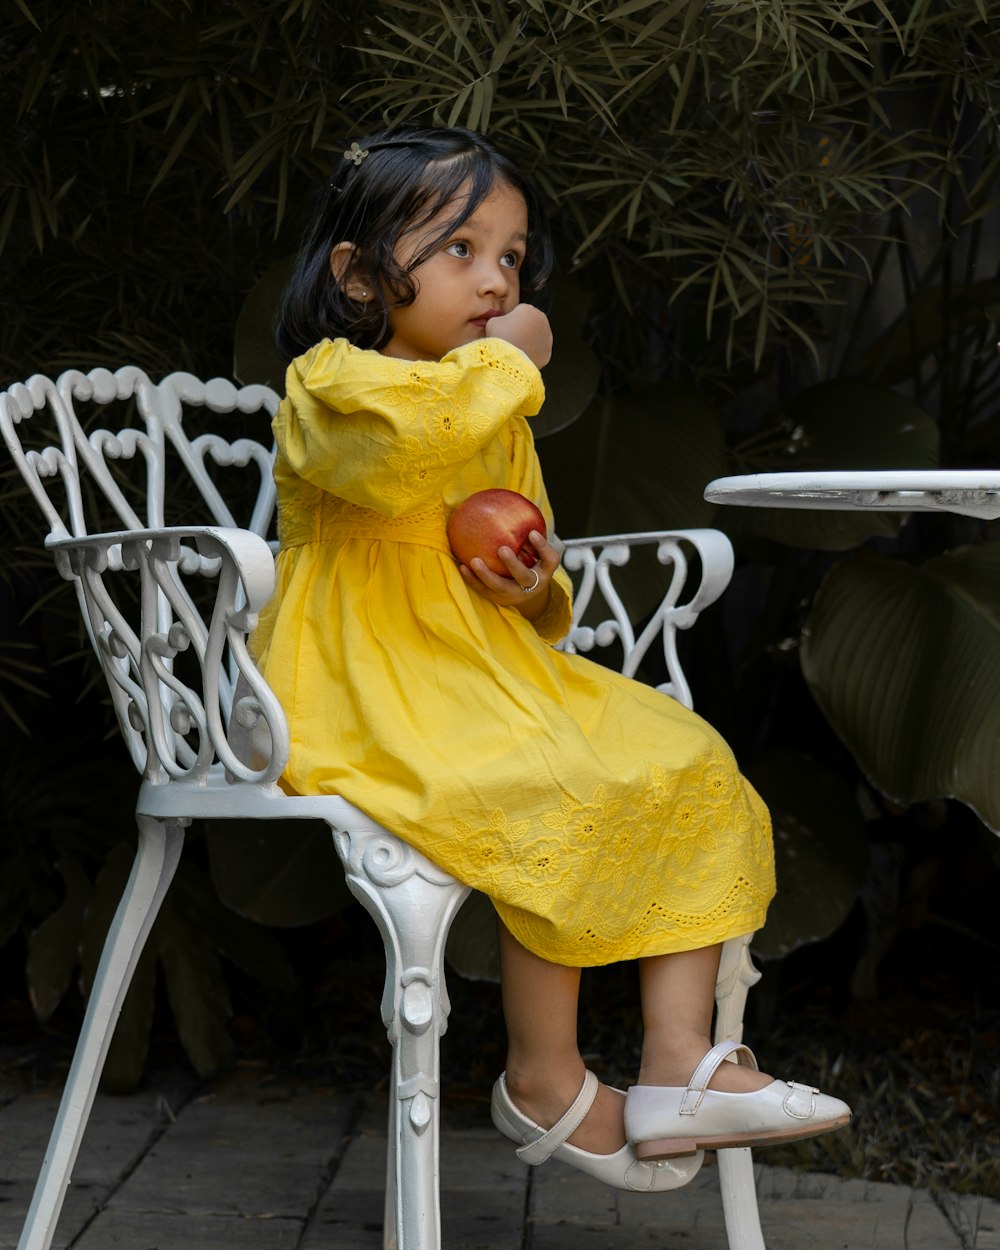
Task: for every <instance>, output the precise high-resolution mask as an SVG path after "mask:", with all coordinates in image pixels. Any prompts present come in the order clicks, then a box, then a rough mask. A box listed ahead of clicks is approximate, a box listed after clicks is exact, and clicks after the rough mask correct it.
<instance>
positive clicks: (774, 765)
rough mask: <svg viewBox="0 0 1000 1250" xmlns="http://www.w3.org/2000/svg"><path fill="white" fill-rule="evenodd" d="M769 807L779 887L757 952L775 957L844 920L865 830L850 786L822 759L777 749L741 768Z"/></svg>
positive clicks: (863, 867)
mask: <svg viewBox="0 0 1000 1250" xmlns="http://www.w3.org/2000/svg"><path fill="white" fill-rule="evenodd" d="M746 775H747V777H748V779H749V780H750V781H751V782H752V783H753V785H754V786H755V787H756V789H757V790H759V791H760V795H761V797H762V798H763V799H764V801H765V802H766V803H767V805H768V807H769V809H770V811H771V821H772V825H773V827H774V859H775V874H776V876H777V881H778V891H777V894H776V895H775V898H774V901H773V902H772V903H771V906H770V908H769V909H768V913H767V922H766V923H765V925H764V927H763V928H762V929H761V930H760V931H759V932H758V933H757V934H756V935H755V936H754V939H753V949H754V953H755V954H757V955H760V957H761V958H762V959H780V958H782V957H783V956H784V955H787V954H789V953H790V952H791V951H793V950H797V949H798V948H799V947H800V946H805V945H806V944H807V943H809V942H818V941H820V939H822V938H825V937H828V936H829V935H830V934H831V933H833V932H835V931H836V930H837V929H838V928H839V927H840V926H841V925H842V924H843V922H844V920H846V918H847V915H848V913H849V912H850V910H851V908H852V907H853V905H854V902H855V900H856V899H857V897H858V892H859V891H860V889H861V887H862V885H864V882H865V876H866V873H867V870H868V836H867V833H866V831H865V826H864V821H863V819H862V816H861V812H860V810H859V809H858V805H857V802H856V801H855V798H854V793H853V791H852V790H851V787H850V786H848V785H847V783H846V782H845V781H844V780H843V779H842V778H841V777H839V776H838V775H837V774H836V773H834V772H833V771H832V770H831V769H829V768H827V767H826V765H825V764H823V763H821V762H820V761H819V760H816V759H813V758H811V757H810V756H808V755H805V754H803V753H802V752H801V751H792V750H788V749H776V750H773V751H769V752H768V753H767V754H766V755H763V756H761V757H760V758H759V759H758V760H755V761H754V763H753V764H752V765H750V766H749V767H748V768H747V769H746Z"/></svg>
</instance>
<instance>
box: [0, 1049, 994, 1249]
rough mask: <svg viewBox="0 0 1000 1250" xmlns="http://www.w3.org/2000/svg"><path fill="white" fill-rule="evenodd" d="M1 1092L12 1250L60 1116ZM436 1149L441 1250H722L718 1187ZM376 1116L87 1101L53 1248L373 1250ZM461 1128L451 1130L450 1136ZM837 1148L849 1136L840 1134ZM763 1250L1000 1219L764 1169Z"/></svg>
mask: <svg viewBox="0 0 1000 1250" xmlns="http://www.w3.org/2000/svg"><path fill="white" fill-rule="evenodd" d="M56 1099H57V1095H56V1093H55V1092H53V1091H52V1090H47V1089H38V1088H31V1087H25V1088H21V1087H20V1086H19V1085H18V1084H17V1082H16V1081H11V1080H9V1079H6V1080H5V1079H4V1078H0V1250H14V1248H15V1247H16V1244H17V1237H18V1232H19V1229H20V1226H21V1222H22V1220H23V1218H24V1214H25V1212H26V1210H27V1207H28V1203H29V1201H30V1196H31V1188H32V1184H33V1180H34V1176H35V1174H36V1172H37V1170H38V1167H39V1165H40V1163H41V1158H42V1154H43V1151H44V1146H45V1141H46V1139H47V1136H48V1133H49V1129H50V1127H51V1124H52V1120H53V1117H54V1115H55V1111H56ZM487 1114H488V1113H487V1112H486V1111H485V1108H484V1112H483V1119H484V1122H483V1124H482V1125H481V1126H479V1127H472V1128H470V1127H465V1126H464V1123H463V1126H461V1127H460V1126H458V1125H454V1126H451V1125H449V1123H448V1113H447V1108H446V1109H445V1119H444V1124H443V1134H442V1176H443V1191H442V1207H443V1223H444V1246H445V1247H446V1250H642V1247H646V1246H648V1247H657V1248H659V1250H727V1244H726V1237H725V1232H724V1227H723V1221H722V1209H721V1203H720V1200H719V1192H718V1175H717V1171H716V1169H715V1168H714V1167H713V1166H708V1165H706V1167H705V1168H703V1169H702V1171H701V1173H700V1174H699V1176H698V1177H697V1178H696V1179H695V1181H693V1182H692V1184H691V1185H689V1186H687V1188H685V1189H683V1190H679V1191H677V1192H675V1193H673V1194H669V1195H662V1196H661V1197H658V1198H655V1199H650V1198H647V1197H645V1196H643V1195H638V1194H636V1195H633V1194H618V1193H615V1192H614V1191H612V1190H609V1189H606V1188H604V1187H603V1186H600V1185H595V1184H593V1183H590V1182H587V1181H586V1180H585V1178H583V1177H582V1176H580V1175H579V1174H578V1173H575V1172H573V1171H572V1170H571V1169H569V1168H567V1167H565V1166H563V1165H561V1164H558V1163H549V1164H546V1165H545V1166H543V1167H541V1168H538V1169H528V1168H526V1167H525V1166H524V1165H522V1164H520V1163H518V1162H517V1160H516V1159H515V1157H514V1154H513V1151H512V1149H511V1147H510V1145H509V1144H508V1143H506V1142H504V1141H503V1140H502V1139H501V1138H500V1137H499V1136H498V1135H497V1134H496V1133H495V1132H494V1131H493V1130H492V1128H491V1127H490V1126H489V1125H488V1124H487V1123H486V1122H485V1119H486V1116H487ZM384 1116H385V1106H384V1103H382V1102H380V1101H379V1100H378V1099H377V1098H376V1097H373V1096H361V1095H352V1094H343V1093H338V1092H337V1091H335V1090H332V1089H323V1088H318V1087H317V1086H316V1085H315V1083H313V1084H310V1085H309V1086H307V1087H305V1086H304V1087H296V1086H294V1085H291V1084H288V1083H280V1082H277V1081H275V1080H273V1079H271V1078H265V1077H264V1075H263V1074H262V1073H261V1072H260V1070H258V1069H254V1068H242V1069H238V1070H237V1071H235V1072H234V1073H232V1074H230V1075H229V1076H227V1077H225V1078H223V1079H221V1080H219V1081H217V1082H214V1083H212V1084H210V1085H208V1086H205V1085H201V1084H199V1083H198V1082H197V1081H196V1080H195V1078H194V1077H192V1076H191V1075H189V1074H187V1073H184V1072H178V1071H168V1072H166V1073H163V1074H160V1075H159V1076H156V1077H153V1078H150V1079H149V1080H147V1082H146V1083H145V1085H144V1087H143V1089H142V1090H141V1091H140V1092H138V1093H136V1094H132V1095H129V1096H127V1097H109V1096H105V1095H99V1096H98V1099H97V1102H96V1104H95V1108H94V1113H93V1116H92V1118H91V1123H90V1127H89V1129H88V1132H87V1135H86V1137H85V1139H84V1143H83V1146H82V1148H81V1152H80V1156H79V1159H78V1162H77V1167H76V1173H75V1179H74V1184H73V1185H72V1187H71V1189H70V1192H69V1195H68V1198H67V1201H66V1205H65V1207H64V1209H63V1217H62V1220H61V1222H60V1226H59V1231H58V1234H57V1238H56V1242H55V1245H56V1247H58V1248H60V1250H62V1248H67V1247H73V1250H117V1248H119V1247H121V1248H123V1250H202V1248H205V1250H208V1248H209V1247H211V1248H212V1250H215V1248H219V1250H381V1246H382V1231H381V1228H382V1183H383V1168H384V1157H385V1134H384ZM464 1119H465V1117H463V1121H464ZM848 1131H850V1130H848ZM761 1157H763V1152H762V1153H761V1154H760V1155H758V1193H759V1196H760V1209H761V1222H762V1224H763V1227H764V1234H765V1240H766V1242H767V1246H768V1250H1000V1203H997V1202H995V1201H992V1200H990V1199H980V1198H976V1197H969V1196H964V1197H951V1198H949V1197H947V1196H944V1197H942V1196H940V1195H937V1196H935V1195H932V1194H931V1193H929V1192H927V1191H921V1190H911V1189H907V1188H904V1187H899V1186H893V1185H885V1184H869V1183H866V1182H863V1181H852V1180H847V1181H844V1180H839V1179H837V1178H834V1177H830V1176H826V1175H820V1174H816V1173H805V1172H796V1171H791V1170H788V1169H785V1168H773V1167H767V1166H764V1165H762V1164H761V1163H760V1159H761Z"/></svg>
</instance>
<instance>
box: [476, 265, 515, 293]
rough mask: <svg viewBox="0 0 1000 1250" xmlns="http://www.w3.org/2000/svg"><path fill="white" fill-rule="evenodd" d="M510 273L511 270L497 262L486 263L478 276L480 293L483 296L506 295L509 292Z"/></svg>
mask: <svg viewBox="0 0 1000 1250" xmlns="http://www.w3.org/2000/svg"><path fill="white" fill-rule="evenodd" d="M511 273H512V270H510V269H507V268H506V267H505V266H504V265H501V264H500V263H499V262H497V261H488V262H486V263H485V264H484V266H483V270H482V272H481V273H480V275H479V289H480V291H482V292H483V293H484V294H492V295H506V294H507V292H508V291H509V290H510V275H511Z"/></svg>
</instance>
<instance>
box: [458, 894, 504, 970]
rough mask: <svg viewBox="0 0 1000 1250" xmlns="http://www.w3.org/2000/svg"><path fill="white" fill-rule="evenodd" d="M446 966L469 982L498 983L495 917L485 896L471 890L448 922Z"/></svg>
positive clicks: (498, 954)
mask: <svg viewBox="0 0 1000 1250" xmlns="http://www.w3.org/2000/svg"><path fill="white" fill-rule="evenodd" d="M445 955H446V956H447V959H448V963H449V964H450V965H451V967H452V968H454V969H455V971H456V972H457V973H459V974H460V975H461V976H463V977H467V978H468V979H469V980H470V981H495V982H499V980H500V946H499V943H498V941H497V914H496V911H495V909H494V907H493V904H492V903H491V902H490V900H489V899H488V898H487V897H486V895H485V894H480V893H479V891H478V890H473V891H472V893H471V894H470V895H469V897H468V898H467V899H466V900H465V902H464V903H463V904H462V906H461V908H460V909H459V912H458V915H457V916H456V917H455V919H454V920H453V921H452V925H451V931H450V932H449V934H448V942H447V944H446V946H445Z"/></svg>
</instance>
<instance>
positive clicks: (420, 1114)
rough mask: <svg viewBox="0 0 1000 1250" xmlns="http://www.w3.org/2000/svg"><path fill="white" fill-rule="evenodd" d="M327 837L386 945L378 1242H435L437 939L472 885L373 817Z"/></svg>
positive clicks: (405, 1245) (406, 1246) (425, 1247)
mask: <svg viewBox="0 0 1000 1250" xmlns="http://www.w3.org/2000/svg"><path fill="white" fill-rule="evenodd" d="M334 843H335V845H336V847H337V851H338V853H339V854H340V857H341V859H342V860H343V863H344V869H345V871H346V873H347V884H348V886H349V888H350V890H351V892H352V893H353V894H354V895H355V897H356V898H358V899H359V900H360V901H361V902H362V903H363V904H364V906H365V908H366V909H367V910H368V912H369V913H370V915H371V916H372V918H373V919H374V921H375V923H376V924H377V925H378V927H379V931H380V932H381V934H382V940H383V942H384V944H385V958H386V973H385V988H384V991H383V994H382V1021H383V1023H384V1024H385V1027H386V1031H387V1032H388V1035H389V1040H390V1042H391V1043H392V1050H393V1056H392V1089H391V1092H390V1111H389V1129H388V1146H387V1185H386V1207H387V1218H386V1226H385V1235H384V1246H385V1250H440V1246H441V1207H440V1195H439V1189H440V1173H439V1162H438V1152H439V1116H440V1098H439V1095H440V1037H441V1034H442V1033H444V1031H445V1029H446V1028H447V1025H448V1012H449V1010H450V1004H449V1002H448V991H447V987H446V985H445V977H444V946H445V940H446V938H447V936H448V930H449V928H450V927H451V922H452V920H453V918H454V916H455V913H456V912H457V911H458V909H459V907H460V906H461V905H462V902H463V901H464V899H465V897H466V895H467V894H468V893H469V890H468V887H467V886H463V885H460V884H459V883H458V882H457V881H455V880H454V878H453V877H450V876H448V874H447V873H445V872H442V871H441V870H440V869H439V868H437V867H435V865H434V864H432V863H431V862H430V860H428V859H426V858H425V857H424V856H423V855H421V854H420V852H419V851H416V850H414V849H413V848H412V847H410V846H407V845H406V843H404V842H401V841H400V840H399V839H398V838H396V837H394V836H393V835H392V834H390V833H388V832H387V831H386V830H384V829H382V828H381V826H379V825H375V824H374V822H366V823H361V822H358V824H354V825H352V828H351V829H350V830H345V829H338V828H334ZM390 1204H391V1207H390Z"/></svg>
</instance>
